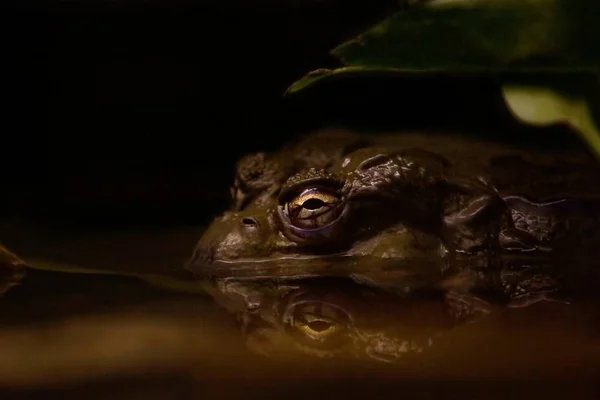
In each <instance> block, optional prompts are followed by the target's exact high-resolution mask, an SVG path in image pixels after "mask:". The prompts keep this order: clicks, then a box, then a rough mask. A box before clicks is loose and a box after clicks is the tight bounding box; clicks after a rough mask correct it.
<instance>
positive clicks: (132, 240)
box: [0, 223, 600, 399]
mask: <svg viewBox="0 0 600 400" xmlns="http://www.w3.org/2000/svg"><path fill="white" fill-rule="evenodd" d="M200 232H201V229H200V228H186V229H173V230H163V231H157V230H147V229H146V230H143V229H140V230H136V231H120V232H114V231H113V232H95V233H90V232H87V233H86V232H60V231H56V230H54V231H53V230H45V229H43V228H33V227H25V226H24V225H22V224H17V223H4V224H2V225H1V226H0V234H1V237H2V238H5V240H4V241H3V244H5V245H6V246H8V247H9V248H11V249H12V250H14V251H15V252H16V253H17V254H19V255H20V256H22V257H23V258H24V259H26V260H29V259H46V260H51V261H55V262H58V263H64V264H73V265H78V266H81V267H86V268H93V269H112V270H119V271H131V272H139V271H149V272H152V273H165V274H172V275H173V276H180V275H179V274H180V273H181V268H182V264H183V262H184V260H185V259H186V258H187V257H188V255H189V252H190V249H192V247H193V244H194V243H195V241H196V240H197V238H198V237H199V234H200ZM370 312H371V313H372V314H374V315H376V314H377V313H378V312H384V310H383V309H373V310H370ZM385 312H388V314H386V315H385V316H384V317H382V318H383V319H382V320H383V321H386V319H385V318H387V321H391V322H390V323H392V324H393V323H395V324H398V323H400V322H401V318H403V317H405V315H397V316H395V315H390V314H389V310H385ZM412 318H413V319H416V320H419V319H420V316H419V315H417V316H414V315H413V316H412ZM427 318H428V316H426V315H423V320H426V319H427ZM0 321H1V328H0V387H2V388H5V391H4V393H3V394H2V398H3V399H5V398H12V397H15V398H25V397H26V398H31V397H41V398H47V396H49V395H56V396H60V397H61V398H71V397H73V398H75V397H79V398H81V397H84V398H111V399H113V398H131V397H132V396H133V397H135V396H139V397H140V398H142V397H143V398H146V399H162V398H173V397H181V398H183V397H192V396H202V397H207V398H223V397H227V398H230V397H235V398H248V397H252V396H257V397H262V398H272V397H281V396H285V397H293V398H309V397H310V398H338V397H351V398H356V397H369V396H377V397H389V398H392V397H399V396H402V397H406V396H408V397H409V398H412V397H419V398H422V397H425V398H433V397H435V398H439V397H440V396H443V397H458V396H460V397H463V398H506V397H507V396H510V397H511V398H525V397H528V398H530V397H531V396H536V397H538V396H540V397H541V396H543V397H544V398H557V399H558V398H566V397H568V398H590V399H592V398H598V396H599V395H600V392H599V388H600V386H599V384H600V383H599V382H600V381H598V375H599V372H600V341H599V337H600V331H599V329H598V328H599V326H600V325H599V320H598V314H597V310H596V309H595V306H594V302H593V301H589V302H585V303H584V304H579V305H562V304H554V303H542V304H538V305H535V306H531V307H528V308H524V309H513V310H504V311H499V312H497V313H495V314H492V315H490V316H489V317H487V318H485V319H483V320H481V321H479V322H476V323H472V324H467V325H462V326H457V327H454V328H452V329H449V330H447V331H445V332H444V334H443V335H442V336H441V337H440V338H439V339H438V340H436V342H435V345H434V346H433V347H432V348H430V349H429V350H428V351H426V352H423V353H419V354H412V355H407V356H406V357H404V358H403V359H402V360H401V362H399V363H396V364H385V363H375V362H367V361H364V360H363V361H361V360H354V361H351V360H347V359H340V361H336V359H321V358H317V357H313V358H311V357H307V358H306V357H292V355H290V354H287V355H286V356H284V357H280V358H272V359H268V358H265V357H262V356H259V355H256V354H254V353H252V352H250V351H249V350H248V348H247V347H246V345H245V343H244V341H243V339H242V335H241V333H240V331H239V329H238V327H237V324H236V321H235V318H234V317H233V316H232V315H230V314H228V313H227V312H225V311H224V310H222V309H221V308H220V307H218V306H217V305H215V303H214V302H213V300H212V299H211V298H210V297H208V296H205V295H197V294H185V293H177V292H171V291H167V290H162V289H159V288H155V287H152V286H150V285H148V284H146V283H144V282H141V281H139V280H136V279H134V278H127V277H114V276H101V275H80V274H63V273H52V272H45V271H35V272H32V273H30V274H29V275H28V276H27V277H26V279H25V280H24V281H23V283H22V284H21V285H19V286H17V287H15V288H13V289H12V290H10V291H9V292H7V293H6V294H5V295H4V296H3V297H2V298H0Z"/></svg>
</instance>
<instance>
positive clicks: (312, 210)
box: [285, 189, 342, 229]
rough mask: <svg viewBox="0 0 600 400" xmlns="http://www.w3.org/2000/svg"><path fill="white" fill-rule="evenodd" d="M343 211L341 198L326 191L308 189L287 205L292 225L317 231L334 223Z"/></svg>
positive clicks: (286, 208) (286, 210)
mask: <svg viewBox="0 0 600 400" xmlns="http://www.w3.org/2000/svg"><path fill="white" fill-rule="evenodd" d="M341 211H342V207H341V199H340V197H339V196H338V195H337V194H335V193H333V192H330V191H327V190H324V189H308V190H305V191H304V192H302V193H300V194H299V195H297V196H295V197H293V198H291V199H290V200H289V201H288V202H286V204H285V212H286V214H287V217H288V218H289V221H290V223H291V224H292V225H294V226H296V227H298V228H302V229H317V228H321V227H323V226H325V225H327V224H330V223H332V222H333V221H335V220H336V218H337V217H338V216H339V215H340V213H341Z"/></svg>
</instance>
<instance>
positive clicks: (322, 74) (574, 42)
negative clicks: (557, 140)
mask: <svg viewBox="0 0 600 400" xmlns="http://www.w3.org/2000/svg"><path fill="white" fill-rule="evenodd" d="M598 49H600V1H597V0H434V1H431V2H428V3H426V4H425V5H422V4H421V5H418V6H415V7H412V8H409V9H408V10H405V11H402V12H398V13H396V14H394V15H392V16H391V17H390V18H388V19H386V20H384V21H383V22H381V23H379V24H377V25H375V26H374V27H372V28H370V29H368V30H367V31H365V32H364V33H362V34H360V35H358V36H357V37H356V38H354V39H352V40H349V41H348V42H346V43H343V44H341V45H340V46H338V47H337V48H335V49H333V50H332V51H331V53H332V54H333V55H335V56H336V57H337V58H338V59H339V60H340V61H341V62H342V63H343V64H344V66H343V67H341V68H338V69H334V70H324V69H320V70H316V71H313V72H312V73H309V74H308V75H306V76H305V77H303V78H302V79H300V80H298V81H296V82H295V83H293V84H292V85H291V86H290V87H289V88H288V90H287V91H286V94H292V93H296V92H298V91H301V90H303V89H305V88H307V87H309V86H312V85H313V84H315V83H321V82H325V81H329V80H334V79H340V78H344V79H345V78H350V77H353V76H360V75H373V74H379V75H382V74H383V75H396V76H399V75H402V76H407V75H408V76H410V75H418V76H420V77H423V76H427V75H434V76H440V75H446V76H449V77H451V76H456V75H463V74H468V75H483V76H490V75H492V76H493V75H498V78H500V80H501V82H506V86H505V89H504V95H505V98H506V103H507V105H508V107H509V108H510V110H511V111H512V112H513V114H514V115H515V117H516V118H518V119H519V120H521V121H522V122H525V123H532V124H536V125H537V124H540V123H541V122H542V121H543V122H544V123H560V122H566V123H568V124H570V125H571V126H572V127H573V128H574V129H575V130H576V131H577V132H578V133H579V134H580V135H581V136H582V137H583V139H584V140H585V141H586V143H588V144H589V146H590V147H591V148H592V150H593V151H594V152H595V153H596V154H597V155H598V156H599V157H600V132H599V130H598V127H597V121H598V119H599V118H600V117H599V116H598V115H596V116H594V115H593V114H594V112H596V111H595V110H596V109H597V108H598V107H600V101H592V100H591V99H593V98H596V97H597V96H599V95H600V88H599V87H598V86H596V89H597V92H594V93H590V92H589V90H586V92H585V93H584V92H583V91H582V90H583V89H585V88H584V87H582V86H579V87H578V88H576V89H577V90H579V92H577V90H575V91H574V92H572V93H571V94H569V95H565V94H564V93H563V92H562V90H558V91H557V89H556V85H557V84H561V83H560V82H563V81H564V79H563V77H564V76H566V75H569V74H571V75H574V76H575V75H582V73H584V75H588V76H590V75H592V76H600V51H598ZM538 75H540V76H550V77H552V75H554V77H553V78H552V79H546V80H545V82H544V83H543V84H542V85H539V84H535V85H534V86H535V89H532V88H531V86H532V85H531V84H528V82H527V80H528V79H531V80H532V81H536V82H537V81H538V80H539V79H538ZM515 77H516V78H517V79H515ZM555 78H556V79H558V80H556V79H555ZM516 82H520V83H516ZM523 85H524V86H523ZM594 118H596V119H594Z"/></svg>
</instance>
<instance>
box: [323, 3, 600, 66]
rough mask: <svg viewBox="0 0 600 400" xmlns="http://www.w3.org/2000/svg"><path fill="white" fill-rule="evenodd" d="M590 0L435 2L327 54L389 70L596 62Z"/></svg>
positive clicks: (596, 18)
mask: <svg viewBox="0 0 600 400" xmlns="http://www.w3.org/2000/svg"><path fill="white" fill-rule="evenodd" d="M599 12H600V2H598V1H596V0H454V1H448V0H445V1H443V0H437V1H432V2H429V3H426V4H425V5H421V6H415V7H412V8H410V9H408V10H406V11H402V12H398V13H396V14H394V15H392V16H391V17H390V18H388V19H386V20H384V21H383V22H381V23H379V24H377V25H375V26H374V27H372V28H370V29H368V30H367V31H365V32H364V33H362V34H360V35H359V36H357V37H356V38H354V39H352V40H350V41H348V42H346V43H343V44H341V45H340V46H338V47H337V48H335V49H333V50H332V51H331V53H332V54H333V55H334V56H336V57H337V58H339V59H340V61H341V62H342V63H343V64H344V65H347V66H349V65H359V66H363V67H367V66H368V67H378V68H382V67H393V68H408V69H413V68H419V69H422V68H425V69H431V68H444V69H448V68H451V69H461V68H465V67H467V68H472V67H491V68H498V67H501V66H520V67H522V66H527V67H531V68H536V67H537V68H545V67H549V66H552V67H558V66H561V67H564V68H580V67H583V66H588V67H590V66H591V67H598V66H600V52H598V50H597V49H598V48H599V47H600V35H599V34H598V33H600V32H599V31H598V22H600V14H599Z"/></svg>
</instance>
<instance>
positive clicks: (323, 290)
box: [216, 278, 485, 361]
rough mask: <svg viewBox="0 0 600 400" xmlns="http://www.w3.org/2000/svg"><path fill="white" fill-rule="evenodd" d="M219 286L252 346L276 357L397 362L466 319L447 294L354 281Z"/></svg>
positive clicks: (473, 315)
mask: <svg viewBox="0 0 600 400" xmlns="http://www.w3.org/2000/svg"><path fill="white" fill-rule="evenodd" d="M218 286H219V293H218V294H217V295H216V298H217V300H218V301H219V302H220V303H221V304H222V305H224V306H225V307H226V308H228V309H229V310H230V311H232V312H237V313H238V316H239V321H240V324H241V327H242V331H243V333H244V335H245V338H246V340H247V344H248V346H249V347H250V349H252V350H253V351H256V352H258V353H261V354H265V355H269V356H284V355H285V356H293V355H309V356H317V357H347V356H350V357H356V358H367V359H374V360H378V361H395V360H397V359H399V358H401V357H402V356H404V355H406V354H410V353H420V352H422V351H424V350H426V349H427V348H428V347H431V346H432V345H433V344H434V341H435V340H436V338H437V337H438V336H439V335H440V334H441V333H442V332H443V331H445V330H448V329H450V328H451V327H452V326H453V325H455V324H457V323H460V322H463V321H464V319H462V320H461V319H460V318H457V314H455V313H454V311H455V310H452V309H450V308H452V307H454V306H455V305H456V303H453V302H449V301H446V300H445V298H444V296H443V295H442V294H441V292H440V293H435V292H422V293H413V294H412V295H411V296H404V295H402V294H401V293H399V292H394V291H390V290H383V289H379V288H376V287H373V286H370V285H363V284H358V283H356V282H354V281H352V280H350V279H341V278H334V279H328V278H316V279H302V280H289V281H266V280H262V281H240V280H224V281H221V282H220V283H219V285H218ZM484 314H485V312H484V313H471V314H470V315H469V319H475V318H477V317H480V316H482V315H484Z"/></svg>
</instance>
